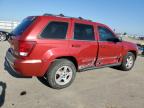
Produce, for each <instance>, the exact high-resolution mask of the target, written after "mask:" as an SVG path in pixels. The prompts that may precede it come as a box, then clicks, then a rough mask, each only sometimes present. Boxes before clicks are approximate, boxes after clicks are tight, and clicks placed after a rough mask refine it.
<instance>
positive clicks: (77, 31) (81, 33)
mask: <svg viewBox="0 0 144 108" xmlns="http://www.w3.org/2000/svg"><path fill="white" fill-rule="evenodd" d="M74 39H75V40H95V36H94V28H93V26H91V25H85V24H78V23H76V24H75V26H74Z"/></svg>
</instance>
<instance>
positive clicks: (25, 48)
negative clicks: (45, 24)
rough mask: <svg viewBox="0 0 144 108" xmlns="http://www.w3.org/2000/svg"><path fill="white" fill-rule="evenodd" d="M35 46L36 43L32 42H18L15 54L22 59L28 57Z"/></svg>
mask: <svg viewBox="0 0 144 108" xmlns="http://www.w3.org/2000/svg"><path fill="white" fill-rule="evenodd" d="M35 44H36V42H34V41H19V43H18V49H17V53H16V54H17V55H19V56H23V57H25V56H28V55H29V54H30V53H31V51H32V49H33V48H34V46H35Z"/></svg>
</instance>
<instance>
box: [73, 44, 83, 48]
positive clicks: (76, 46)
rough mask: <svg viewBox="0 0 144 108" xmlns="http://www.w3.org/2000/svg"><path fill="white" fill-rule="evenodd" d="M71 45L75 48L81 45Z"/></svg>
mask: <svg viewBox="0 0 144 108" xmlns="http://www.w3.org/2000/svg"><path fill="white" fill-rule="evenodd" d="M72 47H75V48H79V47H81V45H77V44H76V45H72Z"/></svg>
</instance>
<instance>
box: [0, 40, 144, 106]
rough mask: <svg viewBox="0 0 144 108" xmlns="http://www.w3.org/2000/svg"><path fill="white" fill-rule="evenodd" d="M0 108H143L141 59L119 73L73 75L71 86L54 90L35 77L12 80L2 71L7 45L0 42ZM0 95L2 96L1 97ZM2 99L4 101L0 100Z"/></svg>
mask: <svg viewBox="0 0 144 108" xmlns="http://www.w3.org/2000/svg"><path fill="white" fill-rule="evenodd" d="M0 47H1V49H0V92H1V91H2V86H3V87H4V85H6V88H5V89H4V88H3V93H0V106H1V107H2V108H144V57H143V58H142V57H138V59H137V61H136V64H135V66H134V68H133V69H132V70H131V71H129V72H123V71H119V70H115V69H112V68H103V69H96V70H92V71H87V72H81V73H77V77H76V79H75V81H74V83H73V84H72V85H71V86H70V87H68V88H65V89H62V90H54V89H51V88H49V87H47V86H45V85H44V84H42V83H41V82H40V81H39V80H38V79H37V78H35V77H34V78H15V77H13V76H12V75H10V74H9V73H8V72H7V71H6V70H4V56H5V53H6V50H7V48H8V47H9V45H8V43H7V42H0ZM2 94H3V95H2ZM4 97H5V98H4Z"/></svg>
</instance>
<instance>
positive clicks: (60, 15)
mask: <svg viewBox="0 0 144 108" xmlns="http://www.w3.org/2000/svg"><path fill="white" fill-rule="evenodd" d="M43 16H56V17H65V18H75V17H69V16H65V15H63V14H59V15H54V14H49V13H45V14H43ZM76 19H80V20H87V21H92V20H89V19H84V18H82V17H78V18H76Z"/></svg>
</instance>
